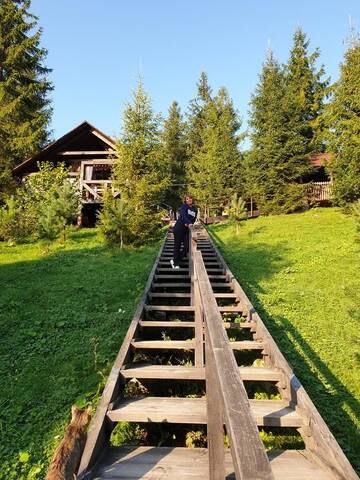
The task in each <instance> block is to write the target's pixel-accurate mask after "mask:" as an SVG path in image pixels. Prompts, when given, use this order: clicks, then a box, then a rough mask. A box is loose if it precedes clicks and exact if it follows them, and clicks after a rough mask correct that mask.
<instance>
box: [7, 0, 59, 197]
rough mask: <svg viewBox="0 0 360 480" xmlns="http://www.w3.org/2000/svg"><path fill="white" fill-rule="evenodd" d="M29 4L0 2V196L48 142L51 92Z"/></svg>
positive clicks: (18, 0)
mask: <svg viewBox="0 0 360 480" xmlns="http://www.w3.org/2000/svg"><path fill="white" fill-rule="evenodd" d="M30 3H31V2H30V0H16V1H15V0H1V2H0V196H1V195H4V191H6V190H7V189H9V187H10V185H11V183H12V181H11V178H12V177H11V169H12V168H13V167H14V166H15V165H16V164H17V163H19V162H21V161H22V160H24V159H25V158H26V157H28V156H30V155H31V154H33V153H35V152H36V151H37V150H38V149H40V148H41V147H43V146H44V144H45V143H46V142H47V141H48V139H49V130H48V126H49V122H50V117H51V113H52V109H51V108H50V100H49V97H48V94H49V92H50V91H51V90H52V86H51V83H50V81H49V80H48V74H49V72H50V70H49V69H48V68H47V67H46V66H45V65H44V60H45V57H46V54H47V51H46V50H45V49H44V48H42V47H41V46H40V40H41V30H40V29H39V28H38V27H37V20H38V19H37V17H35V16H34V15H32V14H31V13H30V12H29V8H30Z"/></svg>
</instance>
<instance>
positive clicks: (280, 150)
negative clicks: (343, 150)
mask: <svg viewBox="0 0 360 480" xmlns="http://www.w3.org/2000/svg"><path fill="white" fill-rule="evenodd" d="M308 45H309V41H308V40H307V39H306V35H305V34H304V32H303V31H302V30H301V29H298V30H296V32H295V34H294V45H293V48H292V50H291V52H290V58H289V60H288V63H287V64H286V65H285V66H281V65H280V64H279V63H278V62H277V61H276V59H275V58H274V55H273V53H272V52H271V51H269V52H268V55H267V58H266V60H265V63H264V65H263V69H262V72H261V75H260V79H259V83H258V86H257V88H256V91H255V93H254V95H253V96H252V99H251V103H250V106H251V112H250V126H251V128H252V130H251V135H250V136H251V140H252V149H251V152H250V154H249V155H248V157H247V159H246V169H245V171H246V173H247V174H248V178H247V187H248V188H249V185H250V188H249V190H248V192H247V193H248V195H249V196H254V197H255V199H256V202H257V205H258V207H259V208H260V210H261V212H262V213H264V214H267V213H289V212H292V211H296V210H299V209H303V208H305V207H307V204H308V202H307V189H306V187H305V186H304V185H302V184H301V181H302V179H303V178H304V176H306V175H307V174H309V173H311V171H312V167H311V165H310V162H309V161H308V160H307V156H308V155H309V154H310V153H311V152H313V151H314V150H315V151H320V150H321V149H322V148H323V146H322V143H321V138H322V135H321V132H322V129H323V122H322V121H321V113H322V110H323V102H324V98H325V95H326V88H327V85H328V81H327V80H324V81H323V80H322V77H323V75H324V70H323V68H322V67H321V68H320V69H319V70H317V69H316V66H315V64H316V61H317V59H318V56H319V53H318V51H317V50H316V51H315V52H314V53H312V54H310V53H309V52H308Z"/></svg>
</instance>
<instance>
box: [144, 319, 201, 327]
mask: <svg viewBox="0 0 360 480" xmlns="http://www.w3.org/2000/svg"><path fill="white" fill-rule="evenodd" d="M139 324H140V326H141V327H147V328H148V327H150V328H194V327H195V322H194V321H192V322H191V321H190V322H187V321H183V322H182V321H177V320H168V321H166V320H140V322H139Z"/></svg>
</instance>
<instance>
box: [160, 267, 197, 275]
mask: <svg viewBox="0 0 360 480" xmlns="http://www.w3.org/2000/svg"><path fill="white" fill-rule="evenodd" d="M157 272H159V273H162V274H165V273H177V272H179V274H182V273H189V269H188V268H178V269H176V270H175V269H174V268H172V267H171V266H169V267H168V268H163V267H161V268H158V269H157Z"/></svg>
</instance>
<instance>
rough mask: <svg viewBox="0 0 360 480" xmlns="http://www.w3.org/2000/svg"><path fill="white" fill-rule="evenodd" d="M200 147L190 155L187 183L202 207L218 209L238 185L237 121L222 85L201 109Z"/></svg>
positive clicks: (239, 185) (239, 162) (230, 101)
mask: <svg viewBox="0 0 360 480" xmlns="http://www.w3.org/2000/svg"><path fill="white" fill-rule="evenodd" d="M202 118H203V125H202V129H201V130H199V138H200V140H201V142H200V143H201V147H200V148H199V150H198V151H197V152H195V153H194V154H193V156H192V158H191V159H190V168H189V183H190V184H191V188H190V191H191V192H192V193H193V194H194V196H195V197H196V199H197V202H198V203H199V204H200V206H201V207H203V208H204V209H206V212H205V214H206V215H207V214H208V213H209V212H208V210H209V209H210V210H212V211H213V212H214V213H215V212H220V213H221V211H222V209H223V208H224V206H225V204H226V203H227V202H228V201H229V198H230V196H231V195H232V194H233V193H235V192H238V191H239V189H240V188H241V177H240V168H241V156H240V152H239V149H238V144H239V140H240V136H239V135H238V130H239V127H240V121H239V118H238V115H237V113H236V111H235V109H234V107H233V103H232V100H231V98H230V97H229V94H228V93H227V91H226V89H225V88H220V90H219V92H218V94H217V95H216V96H215V97H214V98H213V99H212V100H211V102H209V103H208V104H207V105H206V106H205V107H204V110H203V114H202Z"/></svg>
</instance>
